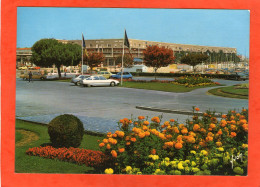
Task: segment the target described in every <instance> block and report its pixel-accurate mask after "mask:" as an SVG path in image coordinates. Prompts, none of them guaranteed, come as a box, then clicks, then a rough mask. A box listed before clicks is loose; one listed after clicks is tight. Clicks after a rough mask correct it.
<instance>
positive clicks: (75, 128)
mask: <svg viewBox="0 0 260 187" xmlns="http://www.w3.org/2000/svg"><path fill="white" fill-rule="evenodd" d="M48 133H49V135H50V140H51V142H52V145H53V146H55V147H78V146H80V143H81V141H82V138H83V134H84V128H83V124H82V122H81V121H80V120H79V119H78V118H77V117H76V116H73V115H70V114H64V115H60V116H57V117H56V118H54V119H53V120H51V122H50V123H49V125H48Z"/></svg>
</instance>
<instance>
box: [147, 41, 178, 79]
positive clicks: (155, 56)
mask: <svg viewBox="0 0 260 187" xmlns="http://www.w3.org/2000/svg"><path fill="white" fill-rule="evenodd" d="M143 54H144V64H145V65H146V66H147V67H153V69H154V72H155V80H156V72H157V70H158V69H159V68H161V67H167V66H168V65H170V64H172V63H174V59H175V58H174V56H173V50H172V49H170V48H165V47H159V46H157V45H153V46H148V47H147V48H146V49H145V50H144V51H143Z"/></svg>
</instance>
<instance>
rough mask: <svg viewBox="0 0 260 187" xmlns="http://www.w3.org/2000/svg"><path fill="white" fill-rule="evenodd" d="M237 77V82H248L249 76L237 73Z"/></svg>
mask: <svg viewBox="0 0 260 187" xmlns="http://www.w3.org/2000/svg"><path fill="white" fill-rule="evenodd" d="M236 75H237V77H236V80H243V81H245V80H248V74H246V73H242V72H236Z"/></svg>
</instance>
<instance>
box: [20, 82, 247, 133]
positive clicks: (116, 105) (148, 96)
mask: <svg viewBox="0 0 260 187" xmlns="http://www.w3.org/2000/svg"><path fill="white" fill-rule="evenodd" d="M218 82H220V83H225V84H226V85H233V84H238V83H245V81H225V80H218ZM246 82H247V81H246ZM208 89H212V88H203V89H198V90H194V91H192V92H188V93H169V92H161V91H152V90H142V89H132V88H122V87H91V88H85V87H84V88H83V87H78V86H75V85H74V84H71V83H68V82H56V81H34V82H33V83H29V82H27V81H22V80H21V79H17V81H16V117H17V118H20V119H25V120H31V121H37V122H42V123H48V122H49V121H50V120H51V119H52V118H54V117H55V116H57V115H60V114H64V113H70V114H74V115H76V116H78V117H79V118H80V119H81V120H82V121H83V123H84V126H85V129H86V130H91V131H98V132H107V131H109V130H115V129H116V127H117V122H118V121H119V119H121V118H125V117H127V118H131V117H137V116H139V115H144V116H149V117H150V118H151V117H153V116H158V115H161V114H162V113H161V112H153V111H145V110H140V109H136V106H147V107H157V108H168V109H174V110H191V109H192V106H197V107H199V108H201V110H202V111H205V110H209V109H210V110H215V111H216V112H227V111H228V110H230V109H241V108H242V107H245V108H247V107H248V100H241V99H231V98H223V97H218V96H213V95H207V94H206V92H207V90H208ZM187 117H188V116H186V115H178V114H169V113H164V114H163V119H164V120H169V119H171V118H173V119H175V120H176V119H179V121H184V120H185V119H186V118H187Z"/></svg>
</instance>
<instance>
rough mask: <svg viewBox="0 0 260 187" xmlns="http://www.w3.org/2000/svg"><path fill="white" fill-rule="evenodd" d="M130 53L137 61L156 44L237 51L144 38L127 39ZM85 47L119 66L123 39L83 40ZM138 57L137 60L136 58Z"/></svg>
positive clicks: (228, 50) (177, 48)
mask: <svg viewBox="0 0 260 187" xmlns="http://www.w3.org/2000/svg"><path fill="white" fill-rule="evenodd" d="M59 41H60V42H62V43H74V44H78V45H82V41H81V40H59ZM129 43H130V48H131V49H130V53H131V54H132V56H133V58H134V59H137V60H136V61H137V63H138V62H141V61H142V59H143V51H144V50H145V49H146V47H147V46H152V45H158V46H164V47H166V48H171V49H172V50H173V51H174V53H179V52H181V51H184V52H207V51H209V52H219V51H220V50H222V51H223V53H226V54H228V53H230V54H232V53H235V54H236V53H237V50H236V48H230V47H211V46H199V45H186V44H175V43H166V42H154V41H146V40H137V39H129ZM85 44H86V49H87V50H88V51H94V52H102V53H103V54H104V56H105V62H103V67H116V66H120V65H119V64H116V62H115V57H118V56H120V55H122V53H123V39H98V40H85ZM124 50H125V54H127V53H129V49H128V48H127V47H124ZM138 59H139V60H138Z"/></svg>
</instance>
